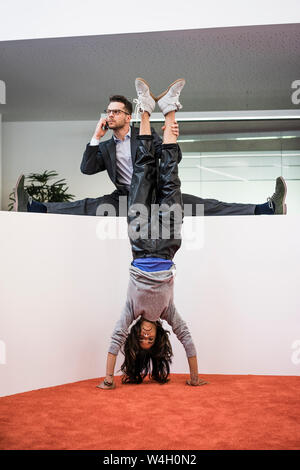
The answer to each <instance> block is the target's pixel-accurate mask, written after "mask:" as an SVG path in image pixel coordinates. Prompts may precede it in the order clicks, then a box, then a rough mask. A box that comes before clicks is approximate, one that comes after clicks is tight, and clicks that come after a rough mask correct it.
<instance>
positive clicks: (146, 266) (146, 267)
mask: <svg viewBox="0 0 300 470" xmlns="http://www.w3.org/2000/svg"><path fill="white" fill-rule="evenodd" d="M131 264H132V266H135V267H136V268H139V269H141V270H142V271H148V272H153V271H167V270H168V269H170V268H171V266H173V261H171V260H170V259H163V258H137V259H135V260H133V261H132V263H131Z"/></svg>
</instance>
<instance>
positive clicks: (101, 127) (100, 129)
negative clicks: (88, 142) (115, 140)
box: [93, 118, 109, 140]
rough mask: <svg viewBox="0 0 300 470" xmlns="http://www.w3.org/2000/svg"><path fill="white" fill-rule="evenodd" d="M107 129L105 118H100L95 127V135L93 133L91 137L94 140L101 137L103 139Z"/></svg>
mask: <svg viewBox="0 0 300 470" xmlns="http://www.w3.org/2000/svg"><path fill="white" fill-rule="evenodd" d="M108 128H109V127H108V124H107V121H106V118H101V119H100V121H98V124H97V126H96V129H95V133H94V136H93V137H94V138H95V139H98V140H100V139H101V137H103V136H104V135H105V134H106V132H107V130H108Z"/></svg>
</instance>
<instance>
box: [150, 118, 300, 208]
mask: <svg viewBox="0 0 300 470" xmlns="http://www.w3.org/2000/svg"><path fill="white" fill-rule="evenodd" d="M178 117H179V113H178ZM178 122H179V127H180V136H179V139H178V142H179V144H180V147H181V150H182V154H183V159H182V162H181V163H180V170H179V171H180V177H181V182H182V192H184V193H189V194H195V195H198V196H200V197H202V198H213V199H217V200H220V201H225V202H245V203H248V202H249V203H254V204H258V203H263V202H266V200H267V197H270V196H272V194H273V192H274V191H275V180H276V177H277V176H283V177H284V178H285V179H286V183H287V186H288V194H287V204H288V214H299V213H300V120H298V119H283V120H280V119H267V120H251V121H248V120H247V121H246V120H235V121H227V120H226V121H216V122H210V121H209V122H206V121H199V122H197V121H195V120H193V121H186V120H185V121H183V122H180V120H179V119H178ZM152 125H153V127H154V128H155V129H156V130H157V131H159V130H160V128H161V125H162V123H161V122H160V123H159V122H154V123H153V124H152Z"/></svg>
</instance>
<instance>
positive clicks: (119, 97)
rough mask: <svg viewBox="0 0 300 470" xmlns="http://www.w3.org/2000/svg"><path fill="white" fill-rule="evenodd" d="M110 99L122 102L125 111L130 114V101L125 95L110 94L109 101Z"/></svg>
mask: <svg viewBox="0 0 300 470" xmlns="http://www.w3.org/2000/svg"><path fill="white" fill-rule="evenodd" d="M112 101H117V102H119V103H123V104H124V106H125V109H126V111H127V112H128V113H129V114H132V104H131V103H130V101H129V100H128V99H127V98H126V97H125V96H122V95H111V96H110V97H109V102H110V103H111V102H112Z"/></svg>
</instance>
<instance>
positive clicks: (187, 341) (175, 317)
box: [162, 304, 208, 385]
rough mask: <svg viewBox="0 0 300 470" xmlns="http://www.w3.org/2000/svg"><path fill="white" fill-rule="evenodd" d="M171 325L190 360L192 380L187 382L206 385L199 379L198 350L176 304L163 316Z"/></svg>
mask: <svg viewBox="0 0 300 470" xmlns="http://www.w3.org/2000/svg"><path fill="white" fill-rule="evenodd" d="M162 318H163V319H164V320H166V321H167V322H168V323H169V325H171V327H172V330H173V332H174V333H175V335H176V336H177V338H178V339H179V341H180V342H181V343H182V345H183V347H184V349H185V351H186V355H187V358H188V363H189V368H190V380H187V382H186V383H187V384H188V385H204V384H206V383H208V382H205V381H204V380H203V379H200V378H199V377H198V363H197V352H196V348H195V345H194V342H193V339H192V336H191V333H190V331H189V328H188V326H187V324H186V322H185V321H184V320H183V319H182V318H181V316H180V315H179V313H178V311H177V309H176V307H175V305H174V304H171V305H170V307H169V308H168V311H167V313H166V315H165V316H162Z"/></svg>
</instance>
